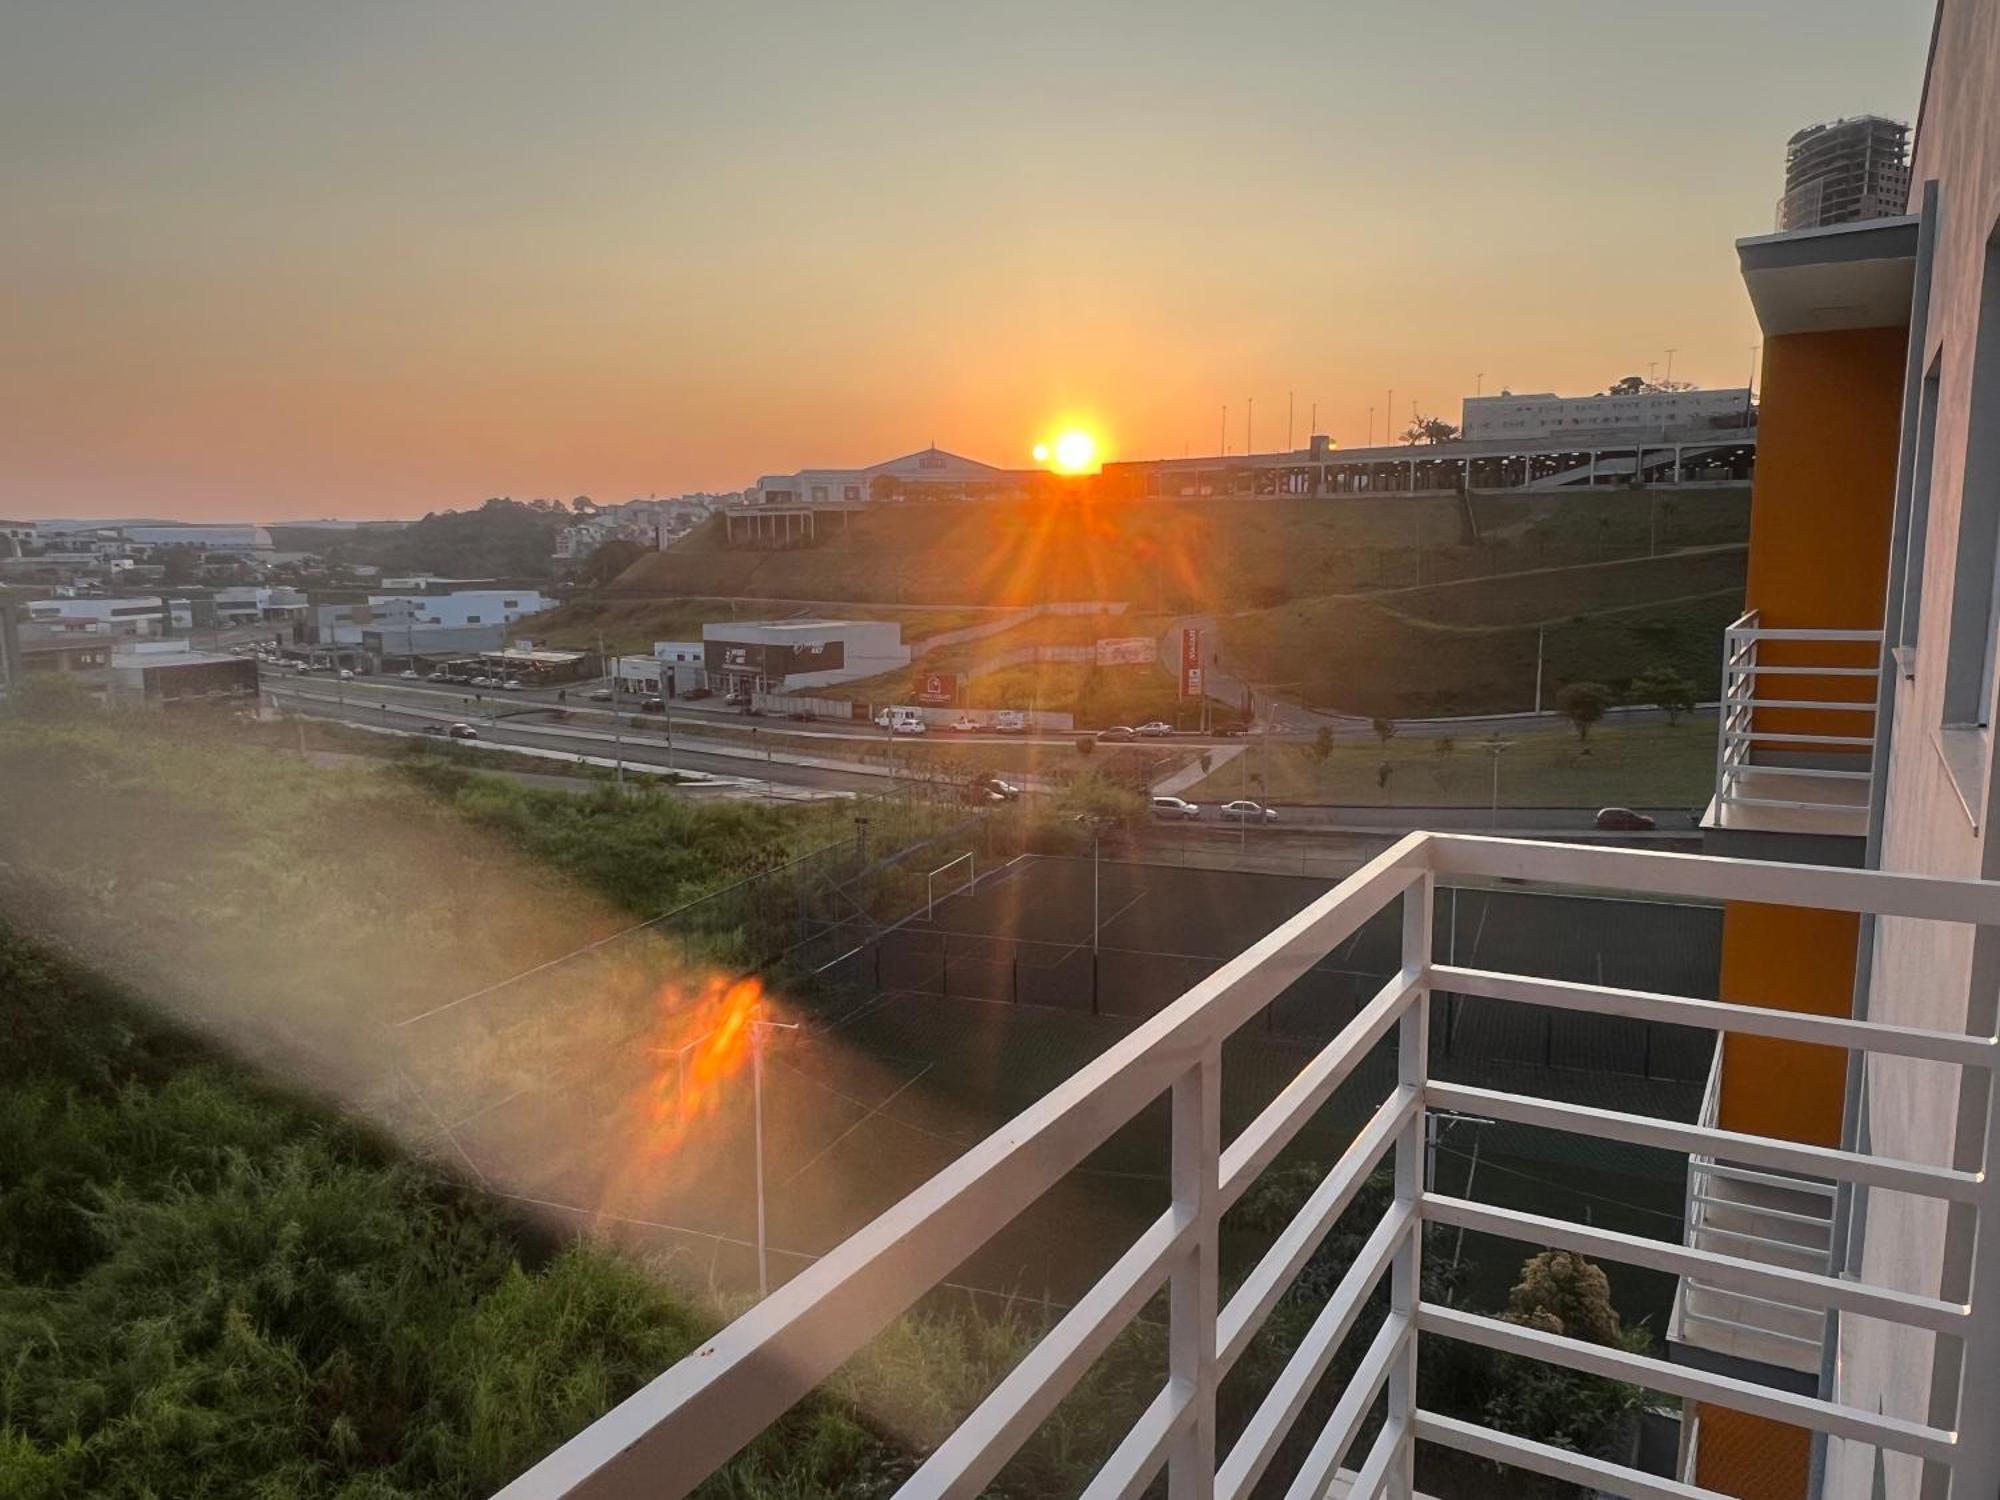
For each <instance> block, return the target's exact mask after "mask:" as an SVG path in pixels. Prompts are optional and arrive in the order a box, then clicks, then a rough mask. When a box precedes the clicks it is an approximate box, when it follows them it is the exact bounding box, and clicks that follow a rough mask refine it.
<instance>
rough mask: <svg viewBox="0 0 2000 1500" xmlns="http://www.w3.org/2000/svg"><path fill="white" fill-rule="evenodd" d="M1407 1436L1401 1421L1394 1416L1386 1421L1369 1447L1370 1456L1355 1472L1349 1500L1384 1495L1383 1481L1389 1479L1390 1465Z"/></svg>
mask: <svg viewBox="0 0 2000 1500" xmlns="http://www.w3.org/2000/svg"><path fill="white" fill-rule="evenodd" d="M1407 1436H1408V1434H1407V1433H1406V1432H1405V1431H1404V1429H1403V1423H1402V1421H1401V1420H1400V1419H1398V1418H1396V1417H1393V1416H1392V1417H1389V1418H1387V1419H1386V1420H1384V1422H1383V1423H1382V1426H1381V1428H1380V1429H1379V1430H1378V1431H1377V1432H1376V1434H1375V1441H1374V1442H1372V1443H1370V1444H1369V1445H1368V1456H1367V1457H1366V1458H1365V1459H1363V1460H1362V1461H1361V1467H1360V1468H1358V1469H1356V1470H1355V1471H1354V1483H1353V1485H1352V1486H1350V1487H1349V1489H1348V1491H1347V1500H1375V1497H1376V1496H1377V1495H1379V1494H1381V1493H1382V1481H1383V1480H1385V1479H1387V1478H1388V1477H1389V1465H1390V1464H1392V1463H1394V1462H1395V1459H1396V1450H1397V1449H1398V1448H1400V1447H1401V1446H1402V1444H1403V1440H1404V1438H1405V1437H1407ZM1393 1500H1402V1497H1400V1496H1397V1497H1393Z"/></svg>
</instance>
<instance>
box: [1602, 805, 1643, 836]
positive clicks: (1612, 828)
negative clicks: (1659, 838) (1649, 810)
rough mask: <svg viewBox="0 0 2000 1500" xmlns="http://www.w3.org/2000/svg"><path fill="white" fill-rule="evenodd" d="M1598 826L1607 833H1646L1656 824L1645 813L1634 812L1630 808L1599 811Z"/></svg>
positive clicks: (1609, 808) (1610, 808) (1612, 808)
mask: <svg viewBox="0 0 2000 1500" xmlns="http://www.w3.org/2000/svg"><path fill="white" fill-rule="evenodd" d="M1597 826H1598V827H1599V828H1601V829H1603V830H1604V831H1605V832H1606V833H1646V832H1649V831H1650V830H1651V829H1652V828H1653V827H1654V823H1653V820H1652V819H1651V818H1649V817H1647V816H1646V815H1645V814H1644V813H1642V812H1633V811H1632V809H1631V808H1629V807H1605V808H1600V809H1598V813H1597Z"/></svg>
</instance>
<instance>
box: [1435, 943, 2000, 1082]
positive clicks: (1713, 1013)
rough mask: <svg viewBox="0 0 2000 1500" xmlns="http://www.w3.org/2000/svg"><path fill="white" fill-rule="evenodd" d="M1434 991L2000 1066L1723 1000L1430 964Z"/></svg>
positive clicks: (1858, 1028)
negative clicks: (1448, 991) (1698, 998)
mask: <svg viewBox="0 0 2000 1500" xmlns="http://www.w3.org/2000/svg"><path fill="white" fill-rule="evenodd" d="M1430 985H1431V987H1432V988H1433V989H1438V990H1451V991H1454V992H1456V993H1458V994H1462V995H1477V996H1479V997H1481V998H1482V999H1487V1000H1508V1001H1513V1002H1515V1003H1517V1004H1521V1005H1546V1006H1549V1007H1551V1008H1553V1009H1556V1010H1575V1011H1587V1012H1589V1013H1590V1014H1592V1015H1600V1016H1622V1017H1625V1018H1626V1019H1628V1020H1635V1021H1663V1022H1667V1023H1670V1024H1673V1025H1677V1026H1699V1027H1702V1028H1703V1029H1705V1030H1709V1031H1733V1032H1742V1033H1745V1034H1747V1035H1750V1036H1768V1037H1777V1038H1780V1039H1782V1040H1784V1041H1791V1042H1812V1043H1815V1044H1818V1045H1820V1046H1826V1047H1840V1048H1844V1049H1847V1050H1850V1051H1862V1052H1879V1053H1890V1054H1893V1055H1895V1056H1897V1057H1920V1058H1923V1059H1925V1060H1926V1061H1929V1062H1945V1063H1957V1064H1959V1065H1960V1066H1963V1067H1975V1068H1992V1067H1996V1066H2000V1043H1996V1042H1993V1041H1991V1040H1990V1039H1988V1038H1985V1037H1972V1036H1964V1035H1960V1034H1958V1033H1956V1032H1949V1031H1930V1030H1926V1029H1924V1028H1922V1027H1916V1026H1891V1025H1888V1024H1886V1023H1884V1022H1881V1021H1855V1020H1850V1019H1849V1018H1847V1017H1846V1016H1820V1015H1814V1014H1812V1013H1811V1012H1809V1011H1797V1010H1779V1009H1777V1008H1775V1007H1772V1006H1762V1005H1738V1004H1735V1003H1734V1002H1733V1001H1728V1000H1697V999H1695V998H1694V997H1693V996H1691V995H1668V994H1662V993H1660V992H1659V991H1657V990H1627V989H1619V988H1617V987H1615V986H1611V985H1601V984H1585V983H1584V982H1582V981H1581V980H1574V979H1542V978H1539V977H1536V976H1534V975H1528V974H1503V973H1500V972H1498V971H1496V970H1493V969H1469V968H1461V967H1459V966H1457V965H1454V964H1433V965H1432V966H1431V971H1430Z"/></svg>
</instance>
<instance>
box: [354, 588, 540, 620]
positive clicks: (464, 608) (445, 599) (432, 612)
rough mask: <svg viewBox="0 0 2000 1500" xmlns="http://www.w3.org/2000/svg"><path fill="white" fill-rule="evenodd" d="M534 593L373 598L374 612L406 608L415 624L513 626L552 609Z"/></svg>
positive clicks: (515, 591) (491, 591)
mask: <svg viewBox="0 0 2000 1500" xmlns="http://www.w3.org/2000/svg"><path fill="white" fill-rule="evenodd" d="M553 602H554V601H553V600H550V599H545V598H543V597H542V595H541V593H540V592H538V591H537V590H535V589H458V590H455V591H453V592H452V593H449V594H370V595H369V596H368V604H369V607H370V608H372V609H385V610H386V609H398V608H406V609H407V610H408V611H409V612H410V614H411V617H412V620H413V622H414V623H415V624H418V625H447V626H452V627H463V626H468V625H512V624H513V623H514V622H515V621H516V620H524V619H526V618H527V617H528V616H529V615H533V614H539V613H541V611H543V610H545V609H547V608H549V606H550V605H551V604H552V603H553Z"/></svg>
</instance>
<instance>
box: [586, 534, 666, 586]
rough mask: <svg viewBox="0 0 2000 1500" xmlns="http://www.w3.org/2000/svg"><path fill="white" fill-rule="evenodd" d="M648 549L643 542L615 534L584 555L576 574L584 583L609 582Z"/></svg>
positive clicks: (642, 555)
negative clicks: (588, 554) (587, 554)
mask: <svg viewBox="0 0 2000 1500" xmlns="http://www.w3.org/2000/svg"><path fill="white" fill-rule="evenodd" d="M648 550H649V549H648V548H647V547H646V545H645V544H644V543H643V542H635V541H632V540H631V539H629V538H627V537H616V536H615V537H613V538H611V540H609V541H607V542H602V543H599V544H598V546H597V548H596V550H594V551H593V552H592V553H591V554H590V556H588V557H586V558H585V559H584V560H583V565H582V566H581V567H579V568H578V569H577V570H576V576H577V577H578V578H579V579H581V580H582V581H583V582H585V583H595V584H604V583H609V582H611V580H612V579H614V578H616V577H617V576H618V575H619V574H620V573H622V572H624V571H625V570H626V569H627V568H629V567H631V566H632V564H633V563H635V562H637V561H638V560H639V559H640V558H642V557H644V556H645V555H646V553H647V551H648Z"/></svg>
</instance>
